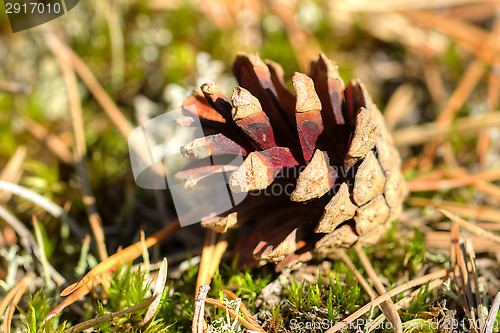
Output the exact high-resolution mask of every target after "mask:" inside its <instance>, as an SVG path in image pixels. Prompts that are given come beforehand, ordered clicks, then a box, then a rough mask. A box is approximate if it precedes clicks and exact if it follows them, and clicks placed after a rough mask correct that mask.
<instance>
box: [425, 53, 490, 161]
mask: <svg viewBox="0 0 500 333" xmlns="http://www.w3.org/2000/svg"><path fill="white" fill-rule="evenodd" d="M485 72H486V66H485V65H484V63H483V62H482V61H480V60H474V61H473V62H472V63H471V64H470V65H469V66H468V68H467V70H466V71H465V73H464V75H463V76H462V78H461V80H460V83H459V85H458V87H457V88H456V89H455V91H454V92H453V94H452V95H451V97H450V99H449V100H448V103H447V104H446V106H445V108H444V109H443V110H442V111H441V113H440V114H439V116H438V117H437V120H436V121H437V124H438V125H439V126H441V127H444V128H446V127H449V126H450V124H451V122H452V120H453V118H454V117H455V115H456V113H457V112H458V111H459V110H460V109H461V108H462V106H463V104H464V103H465V101H466V100H467V98H468V97H469V95H470V94H471V93H472V91H473V90H474V88H475V87H476V85H477V84H478V82H479V80H480V79H481V77H482V76H483V75H484V73H485ZM440 141H441V140H439V139H438V138H433V139H432V141H429V142H427V143H426V144H425V145H424V147H423V153H422V156H421V158H420V163H419V165H420V166H422V167H424V168H427V167H428V166H429V165H430V164H431V162H432V160H434V157H435V156H436V151H437V148H438V147H439V144H440V143H441V142H440Z"/></svg>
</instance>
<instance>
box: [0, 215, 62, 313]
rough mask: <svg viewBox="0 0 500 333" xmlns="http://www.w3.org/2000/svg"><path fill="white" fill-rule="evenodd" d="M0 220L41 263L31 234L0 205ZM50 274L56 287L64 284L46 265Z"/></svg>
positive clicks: (56, 273)
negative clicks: (6, 224)
mask: <svg viewBox="0 0 500 333" xmlns="http://www.w3.org/2000/svg"><path fill="white" fill-rule="evenodd" d="M0 218H2V219H3V220H4V221H5V222H7V223H8V224H9V225H10V226H11V227H12V229H14V230H15V231H16V233H17V234H18V235H19V236H20V237H21V245H22V246H23V247H24V248H25V249H26V251H27V252H28V253H29V252H33V254H34V255H35V257H36V258H37V259H38V260H40V261H41V257H42V254H41V253H40V251H39V250H38V246H37V244H36V241H35V239H34V238H33V236H32V235H31V232H30V231H29V230H28V228H26V226H25V225H24V224H23V223H22V222H21V221H19V220H18V219H17V218H16V217H15V216H14V215H12V214H11V213H10V212H9V211H8V210H7V209H6V208H4V207H3V206H1V205H0ZM47 265H48V269H49V271H50V274H51V275H52V279H53V280H54V281H55V282H56V284H57V285H58V286H61V285H63V284H65V283H66V279H65V278H64V277H63V276H62V275H61V274H59V272H58V271H56V269H55V268H54V267H53V266H52V265H50V263H47ZM0 315H1V312H0Z"/></svg>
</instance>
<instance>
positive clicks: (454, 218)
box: [438, 209, 500, 244]
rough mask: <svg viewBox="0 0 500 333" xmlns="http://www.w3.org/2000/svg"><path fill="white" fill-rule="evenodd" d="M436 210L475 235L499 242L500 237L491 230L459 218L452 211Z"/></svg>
mask: <svg viewBox="0 0 500 333" xmlns="http://www.w3.org/2000/svg"><path fill="white" fill-rule="evenodd" d="M438 210H439V211H440V212H441V213H443V214H444V215H446V217H448V218H449V219H450V220H452V221H453V222H455V223H457V224H458V225H459V226H460V227H462V228H464V229H466V230H468V231H470V232H472V233H473V234H475V235H477V236H481V237H484V238H486V239H489V240H491V241H493V242H495V243H497V244H500V237H499V236H497V235H495V234H492V233H491V232H489V231H486V230H484V229H482V228H479V227H478V226H475V225H473V224H472V223H470V222H467V221H465V220H464V219H461V218H460V217H458V216H456V215H455V214H453V213H450V212H449V211H447V210H444V209H438Z"/></svg>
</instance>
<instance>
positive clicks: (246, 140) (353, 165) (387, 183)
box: [177, 54, 407, 265]
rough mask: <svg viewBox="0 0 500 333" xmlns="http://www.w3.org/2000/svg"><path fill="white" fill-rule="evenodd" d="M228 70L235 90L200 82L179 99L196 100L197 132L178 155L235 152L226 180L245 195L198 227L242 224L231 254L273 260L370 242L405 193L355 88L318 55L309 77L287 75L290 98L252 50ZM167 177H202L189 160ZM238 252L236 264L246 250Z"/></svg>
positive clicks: (279, 75) (359, 87)
mask: <svg viewBox="0 0 500 333" xmlns="http://www.w3.org/2000/svg"><path fill="white" fill-rule="evenodd" d="M233 73H234V75H235V76H236V79H237V80H238V82H239V84H240V86H239V87H236V88H234V91H233V95H232V96H231V100H230V101H229V100H228V99H227V98H226V97H224V96H223V94H222V93H221V92H220V90H219V89H218V87H217V85H216V84H215V83H206V84H204V85H202V86H201V91H199V90H195V91H194V92H193V95H192V96H191V97H189V98H188V99H187V100H186V101H185V103H184V106H185V107H186V106H188V105H191V104H194V105H195V106H196V110H197V116H198V117H200V120H201V126H202V129H203V133H204V135H205V137H204V138H200V139H196V140H195V141H193V142H191V143H190V144H187V145H185V146H183V147H182V149H181V152H182V154H183V155H184V156H186V157H192V158H210V156H216V155H225V154H229V155H231V154H238V153H239V152H241V153H242V154H243V156H244V157H245V160H244V163H243V164H242V165H240V166H237V168H236V170H235V171H233V172H232V173H231V175H230V177H229V186H230V188H231V190H232V191H233V192H235V193H238V192H249V193H248V195H247V197H246V198H245V199H244V201H243V202H241V203H240V204H238V205H237V206H236V207H235V208H234V209H232V210H230V211H228V212H226V213H225V214H223V215H220V216H216V217H207V218H206V219H205V220H203V221H202V224H203V225H204V226H205V227H208V228H212V229H214V230H216V231H218V232H226V231H227V230H228V228H236V227H238V226H239V225H241V224H243V223H244V222H246V221H252V224H251V225H252V227H253V229H252V231H251V232H250V233H248V234H247V236H246V239H245V241H242V242H240V243H241V244H244V245H243V246H240V250H241V249H242V248H244V247H245V246H248V245H252V246H253V247H254V250H253V256H254V258H255V259H258V260H266V261H274V262H278V261H281V265H287V264H289V263H291V262H294V261H297V260H307V259H310V258H311V257H312V256H313V255H317V254H319V255H327V254H329V253H331V252H333V251H334V250H335V249H336V248H339V247H340V248H346V247H350V246H351V245H353V244H354V243H356V242H362V243H363V244H369V243H372V242H374V241H376V240H377V239H378V237H379V235H380V234H381V232H382V231H384V230H386V229H387V227H389V226H390V224H391V222H393V221H395V220H397V219H398V217H399V215H400V213H401V210H402V204H403V200H404V198H405V197H406V194H407V190H406V186H405V181H404V178H403V175H402V173H401V169H400V167H401V160H400V157H399V153H398V151H397V150H396V148H395V147H394V145H393V141H392V137H391V136H390V134H389V132H388V130H387V128H386V125H385V123H384V118H383V116H382V114H381V113H380V111H379V110H378V108H377V107H376V105H375V104H373V102H372V100H371V98H370V96H369V95H368V93H367V92H366V90H365V87H364V86H363V84H362V83H361V82H360V81H358V80H356V81H352V82H351V83H350V84H349V85H348V86H347V87H345V86H344V83H343V81H342V79H341V78H340V76H339V74H338V71H337V67H336V64H335V63H334V62H332V61H330V60H329V59H328V58H326V56H325V55H324V54H321V55H320V56H319V58H318V60H316V61H313V62H312V63H311V73H310V76H307V75H305V74H302V73H295V74H294V75H293V76H292V85H293V90H294V92H295V95H293V94H292V93H290V92H289V91H288V89H287V86H286V83H285V80H284V77H283V69H282V68H281V67H280V65H278V64H276V63H274V62H272V61H269V60H265V61H262V60H261V59H260V58H259V56H258V55H257V54H239V55H238V56H237V58H236V61H235V62H234V65H233ZM189 110H192V108H189V109H188V108H186V110H185V113H186V114H188V115H189V114H190V112H192V111H189ZM187 175H189V177H188V176H187ZM177 176H178V177H179V178H184V179H185V180H187V181H188V182H189V186H190V187H192V186H196V182H197V181H199V180H201V179H202V178H203V177H205V175H203V174H201V173H198V171H197V169H196V168H195V167H194V166H193V167H191V166H188V167H187V169H186V170H184V171H182V172H180V173H178V174H177ZM242 251H243V252H241V253H240V254H239V255H240V257H241V258H243V260H245V258H247V253H245V251H246V252H252V251H251V250H250V251H248V250H242ZM247 259H248V258H247Z"/></svg>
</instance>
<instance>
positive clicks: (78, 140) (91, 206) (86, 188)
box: [44, 35, 108, 260]
mask: <svg viewBox="0 0 500 333" xmlns="http://www.w3.org/2000/svg"><path fill="white" fill-rule="evenodd" d="M44 36H45V37H46V38H45V40H46V42H47V44H48V45H49V47H50V49H51V50H52V53H54V54H55V55H56V57H57V59H58V60H59V65H60V66H61V69H62V71H63V75H64V81H65V83H66V87H67V91H68V97H69V106H70V108H69V109H70V113H71V123H72V127H73V133H74V137H75V147H74V150H73V160H74V162H75V165H76V169H77V171H78V175H79V177H80V182H81V184H82V192H83V193H82V201H83V204H84V205H85V210H86V211H87V215H88V217H89V222H90V226H91V228H92V232H93V234H94V237H95V240H96V243H97V249H98V251H99V257H100V259H101V260H104V259H106V258H107V257H108V252H107V250H106V242H105V238H104V231H103V229H102V219H101V216H100V215H99V213H98V211H97V207H96V199H95V197H94V194H93V193H92V188H91V187H90V181H89V179H88V176H87V174H88V170H87V166H86V163H85V155H86V152H87V148H86V146H85V130H84V128H83V119H82V106H81V101H80V93H79V92H78V83H77V81H76V76H75V72H74V71H73V68H72V67H71V65H70V63H69V59H68V57H67V55H66V54H65V53H64V51H63V50H62V49H60V48H57V47H56V43H54V42H53V40H52V39H51V38H50V35H44Z"/></svg>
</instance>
